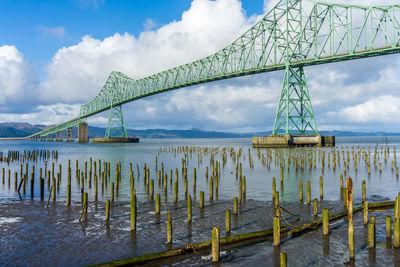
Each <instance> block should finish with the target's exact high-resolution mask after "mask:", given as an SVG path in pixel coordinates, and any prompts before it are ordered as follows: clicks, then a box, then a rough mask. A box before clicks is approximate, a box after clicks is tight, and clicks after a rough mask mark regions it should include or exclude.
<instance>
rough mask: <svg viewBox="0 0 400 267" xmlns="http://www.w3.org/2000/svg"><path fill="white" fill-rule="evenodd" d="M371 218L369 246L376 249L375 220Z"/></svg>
mask: <svg viewBox="0 0 400 267" xmlns="http://www.w3.org/2000/svg"><path fill="white" fill-rule="evenodd" d="M372 218H374V217H371V222H370V223H369V224H368V245H369V247H370V248H375V245H376V240H375V218H374V219H372Z"/></svg>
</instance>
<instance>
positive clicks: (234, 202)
mask: <svg viewBox="0 0 400 267" xmlns="http://www.w3.org/2000/svg"><path fill="white" fill-rule="evenodd" d="M233 215H238V198H237V197H234V198H233Z"/></svg>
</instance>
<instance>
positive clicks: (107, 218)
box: [106, 199, 110, 222]
mask: <svg viewBox="0 0 400 267" xmlns="http://www.w3.org/2000/svg"><path fill="white" fill-rule="evenodd" d="M109 220H110V200H109V199H107V200H106V221H107V222H108V221H109Z"/></svg>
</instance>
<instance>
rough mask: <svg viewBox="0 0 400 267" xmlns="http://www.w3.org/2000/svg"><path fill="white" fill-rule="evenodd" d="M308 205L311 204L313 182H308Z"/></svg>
mask: <svg viewBox="0 0 400 267" xmlns="http://www.w3.org/2000/svg"><path fill="white" fill-rule="evenodd" d="M307 204H311V182H310V181H307Z"/></svg>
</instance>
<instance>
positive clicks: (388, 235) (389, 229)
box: [386, 215, 392, 240]
mask: <svg viewBox="0 0 400 267" xmlns="http://www.w3.org/2000/svg"><path fill="white" fill-rule="evenodd" d="M386 239H390V240H391V239H392V217H390V216H389V215H388V216H386Z"/></svg>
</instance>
